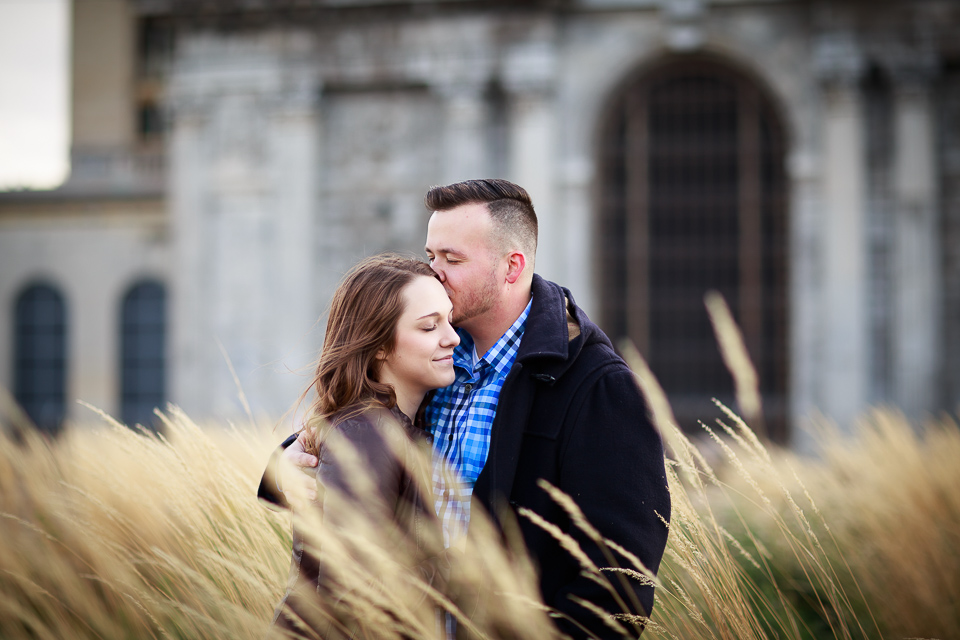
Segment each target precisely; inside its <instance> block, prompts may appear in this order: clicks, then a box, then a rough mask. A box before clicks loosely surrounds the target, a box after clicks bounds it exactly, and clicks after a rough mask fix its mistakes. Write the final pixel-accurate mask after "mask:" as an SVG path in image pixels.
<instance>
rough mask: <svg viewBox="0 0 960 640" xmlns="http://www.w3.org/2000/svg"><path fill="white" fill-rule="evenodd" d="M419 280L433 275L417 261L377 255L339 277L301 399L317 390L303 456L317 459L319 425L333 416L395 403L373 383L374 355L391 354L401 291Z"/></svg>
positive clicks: (387, 391)
mask: <svg viewBox="0 0 960 640" xmlns="http://www.w3.org/2000/svg"><path fill="white" fill-rule="evenodd" d="M419 276H426V277H428V278H436V277H437V276H436V274H435V273H434V272H433V270H432V269H431V268H430V266H429V265H428V264H426V263H425V262H423V261H421V260H417V259H415V258H406V257H403V256H399V255H396V254H381V255H377V256H373V257H371V258H366V259H365V260H362V261H361V262H360V263H359V264H357V265H356V266H355V267H353V269H351V270H350V271H349V272H348V273H347V274H346V275H345V276H344V277H343V280H342V281H341V282H340V285H339V286H338V287H337V290H336V292H334V294H333V299H332V300H331V301H330V313H329V317H328V318H327V330H326V334H325V336H324V339H323V347H322V348H321V350H320V357H319V359H318V361H317V369H316V373H315V374H314V377H313V381H312V382H311V383H310V386H309V387H307V389H306V390H304V392H303V394H302V395H301V397H300V402H303V400H304V399H306V397H307V395H308V394H309V393H310V391H311V389H312V390H314V391H315V392H316V399H315V400H314V401H313V404H312V405H311V406H310V409H309V411H308V412H307V416H306V420H305V423H304V429H306V430H307V431H312V432H313V434H314V436H315V437H311V438H308V439H307V443H306V446H305V447H304V448H305V449H306V450H307V452H308V453H312V454H314V455H318V453H319V450H320V445H321V443H322V440H323V437H324V426H325V425H326V423H327V422H328V420H329V419H330V418H331V416H333V415H334V414H338V413H340V412H342V411H344V410H346V409H350V410H351V411H354V410H355V411H356V412H357V413H359V412H361V411H362V410H363V409H364V408H366V407H369V406H372V405H375V404H382V405H385V406H387V407H392V406H394V405H395V404H396V403H397V397H396V394H395V393H394V390H393V387H391V386H390V385H388V384H384V383H381V382H379V381H378V380H377V378H378V373H379V372H378V369H379V362H380V361H379V360H378V359H377V353H378V352H379V351H380V349H381V348H382V349H384V350H385V351H386V353H390V352H392V351H393V349H394V346H395V342H396V330H397V321H398V320H399V319H400V316H401V315H402V314H403V310H404V306H405V303H404V300H403V290H404V288H405V287H406V286H407V285H408V284H410V283H411V282H412V281H413V280H414V279H415V278H417V277H419Z"/></svg>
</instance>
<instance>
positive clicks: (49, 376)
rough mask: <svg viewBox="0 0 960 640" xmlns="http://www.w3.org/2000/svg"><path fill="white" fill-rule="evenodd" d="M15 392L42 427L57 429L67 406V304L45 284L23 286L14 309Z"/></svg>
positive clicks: (27, 411) (35, 422)
mask: <svg viewBox="0 0 960 640" xmlns="http://www.w3.org/2000/svg"><path fill="white" fill-rule="evenodd" d="M14 315H15V319H14V334H15V345H14V383H13V387H14V396H15V397H16V399H17V402H19V403H20V406H22V407H23V409H24V411H26V413H27V415H28V416H30V419H31V420H33V422H34V424H36V425H37V427H39V428H40V429H41V430H43V431H46V432H48V433H57V432H59V431H60V428H61V427H62V425H63V418H64V415H65V408H66V375H67V374H66V371H67V356H66V328H67V327H66V306H65V305H64V302H63V296H61V295H60V293H59V292H58V291H57V290H56V289H54V288H53V287H50V286H47V285H34V286H31V287H29V288H28V289H26V290H25V291H24V292H23V293H21V294H20V296H19V297H18V298H17V301H16V309H15V311H14Z"/></svg>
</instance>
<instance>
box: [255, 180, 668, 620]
mask: <svg viewBox="0 0 960 640" xmlns="http://www.w3.org/2000/svg"><path fill="white" fill-rule="evenodd" d="M425 203H426V206H427V208H428V209H429V210H430V211H432V212H433V214H432V216H431V218H430V221H429V224H428V227H427V241H426V253H427V256H428V258H429V265H428V264H425V263H423V262H420V261H418V260H415V259H408V258H401V257H398V256H377V257H374V258H369V259H367V260H364V261H363V262H361V263H360V264H358V265H357V266H356V267H354V269H353V270H352V271H351V272H350V273H348V274H347V275H346V276H345V278H344V280H343V281H342V282H341V284H340V286H339V288H338V290H337V292H336V293H335V295H334V298H333V301H332V303H331V307H330V313H329V318H328V322H327V330H326V336H325V339H324V344H323V347H322V351H321V354H320V358H319V361H318V365H317V370H316V374H315V376H314V379H313V381H312V383H311V385H310V389H312V391H313V392H315V394H316V399H315V400H314V401H313V403H312V405H311V407H310V411H309V412H308V415H307V419H306V422H305V426H304V428H303V430H301V432H300V433H299V434H295V435H294V436H291V438H288V440H287V441H286V442H285V443H284V447H285V451H284V452H283V454H282V456H283V457H284V458H286V459H287V460H288V461H290V462H292V463H293V464H294V465H296V466H299V467H304V468H310V469H311V470H312V468H313V467H316V470H315V471H316V478H317V482H316V485H315V487H314V489H315V491H316V499H315V502H316V503H317V505H318V507H320V509H321V510H322V511H323V512H324V514H325V515H324V518H325V522H326V521H329V519H330V518H331V517H333V518H336V517H337V516H334V515H332V514H334V513H336V512H337V509H335V505H334V504H333V502H332V501H333V500H334V499H333V498H332V497H329V496H332V495H333V493H334V492H333V491H332V489H337V491H336V493H337V494H338V495H339V496H341V498H340V499H341V500H342V497H343V496H347V498H346V503H347V504H348V505H349V507H347V508H345V509H344V508H341V509H340V512H341V513H343V514H344V516H343V517H347V514H348V513H349V512H367V511H376V512H378V513H379V515H380V516H382V517H385V518H387V519H388V520H389V521H390V522H392V523H394V524H395V525H397V526H398V527H400V528H401V529H404V530H407V531H411V530H412V531H416V532H417V533H416V535H417V540H418V542H417V544H418V545H419V547H420V550H421V552H422V554H423V557H422V558H419V559H417V560H416V561H417V562H418V563H419V564H418V569H419V570H421V571H425V572H427V573H428V574H431V572H439V573H443V571H444V568H443V566H442V565H443V564H444V563H445V562H446V560H445V559H444V558H441V556H443V554H442V553H438V551H437V550H438V549H440V551H442V548H443V547H447V546H450V545H451V544H454V545H456V544H457V541H458V540H459V539H461V538H462V536H464V535H465V534H466V533H467V531H468V525H469V523H470V519H471V514H472V513H479V512H481V511H482V512H484V513H489V514H491V515H494V516H496V514H497V513H498V512H499V511H500V510H501V509H503V508H510V509H514V510H516V509H519V508H525V509H527V510H529V511H532V512H534V513H535V514H537V515H538V516H540V517H541V518H542V519H543V520H545V521H546V522H548V523H551V524H552V525H555V526H556V527H558V528H559V530H560V531H562V532H563V533H565V534H568V535H569V536H571V537H572V538H573V539H575V540H576V541H577V542H578V543H579V545H580V547H581V548H582V549H583V551H584V552H585V553H586V554H587V555H588V556H589V557H590V559H591V560H592V561H593V563H594V564H595V565H597V566H600V567H603V566H609V565H610V561H609V558H608V557H607V556H606V555H605V553H609V551H608V550H604V549H601V548H600V547H599V546H598V545H597V544H595V543H594V542H593V541H591V540H590V538H589V537H588V536H587V535H585V534H584V533H583V531H582V530H581V529H580V528H579V527H577V526H576V525H575V523H573V522H572V521H571V518H570V516H569V514H568V513H567V511H566V510H564V509H563V508H562V507H561V506H560V505H559V504H557V503H556V502H555V501H554V500H553V499H552V498H551V497H550V495H548V493H547V492H545V491H544V490H543V489H542V488H541V487H540V486H539V485H538V481H539V480H541V479H544V480H546V481H547V482H549V483H550V484H552V485H554V486H555V487H557V488H559V489H560V490H561V491H563V492H565V493H566V494H567V495H569V496H570V497H571V498H573V500H574V501H575V502H576V503H577V504H578V505H579V507H580V509H582V511H583V513H584V515H585V516H586V518H587V519H588V520H589V522H590V523H591V524H592V525H593V526H594V527H595V528H596V529H597V530H598V531H599V533H600V535H602V536H603V537H604V538H606V539H609V540H612V541H614V542H615V543H617V545H619V546H620V547H622V549H623V550H625V551H627V552H629V553H630V554H633V555H634V556H635V557H636V558H639V560H640V561H641V562H642V563H643V565H644V566H645V567H646V568H648V569H649V570H650V571H653V572H656V570H657V568H658V566H659V564H660V559H661V557H662V555H663V551H664V547H665V545H666V539H667V527H666V524H665V522H666V521H668V520H669V517H670V498H669V493H668V490H667V481H666V475H665V472H664V463H663V448H662V445H661V441H660V437H659V435H658V433H657V432H656V430H655V428H654V427H653V425H652V424H651V422H650V418H649V415H648V411H647V407H646V404H645V402H644V400H643V398H642V396H641V393H640V391H639V389H638V387H637V384H636V381H635V379H634V375H633V373H632V372H631V371H630V369H629V368H628V367H627V366H626V364H625V363H624V361H623V360H622V359H621V358H620V357H619V356H618V355H617V354H616V353H615V351H614V349H613V346H612V345H611V343H610V340H609V339H608V338H607V336H606V335H604V334H603V332H602V331H601V330H600V329H599V328H598V327H597V326H596V325H595V324H594V323H593V322H592V321H590V319H589V318H588V317H587V316H586V314H585V313H584V312H583V311H582V310H581V309H580V308H579V307H578V306H577V305H576V303H575V302H574V299H573V296H572V295H571V293H570V292H569V291H568V290H566V289H565V288H563V287H560V286H559V285H557V284H554V283H552V282H549V281H547V280H544V279H543V278H541V277H540V276H538V275H535V274H534V261H535V256H536V249H537V216H536V214H535V212H534V208H533V204H532V202H531V200H530V197H529V195H528V194H527V192H526V191H525V190H524V189H522V188H520V187H519V186H517V185H515V184H512V183H510V182H507V181H505V180H469V181H466V182H460V183H456V184H452V185H448V186H443V187H434V188H432V189H431V190H430V191H429V192H428V193H427V195H426V199H425ZM310 389H308V391H309V390H310ZM337 443H341V444H343V443H346V444H348V445H349V447H340V446H338V444H337ZM418 445H420V446H421V447H427V448H429V447H432V449H433V454H434V459H435V461H436V463H435V464H434V465H432V468H423V467H424V465H419V466H418V465H416V464H413V463H411V460H414V459H415V458H416V456H415V455H414V454H413V451H414V450H415V449H416V448H417V446H418ZM347 448H349V449H350V451H351V453H349V454H348V453H346V450H347ZM340 451H344V453H342V454H340V453H338V452H340ZM279 456H280V454H279V453H278V454H277V455H275V457H274V459H273V460H272V462H271V467H275V466H276V461H277V458H278V457H279ZM348 458H350V459H351V460H353V461H354V462H357V461H359V464H360V466H361V467H362V468H364V469H365V470H366V473H367V475H368V476H369V480H370V481H372V483H371V484H369V485H368V486H369V487H372V489H373V496H372V497H369V496H365V497H363V498H357V495H358V494H357V491H356V487H355V486H354V483H352V482H351V481H350V478H352V477H353V475H354V474H351V473H349V472H348V471H347V470H346V468H347V464H346V461H347V459H348ZM318 463H319V464H318ZM428 466H429V465H428ZM271 471H272V469H270V468H268V473H267V474H265V477H264V481H263V482H262V483H261V488H260V496H261V497H262V498H265V499H266V500H268V501H271V502H274V503H276V504H285V499H284V495H283V492H282V483H280V484H279V485H278V484H277V482H276V481H275V480H274V474H273V473H272V472H271ZM519 527H520V531H521V533H522V537H523V542H524V545H525V546H526V549H527V551H528V553H529V555H530V557H531V558H532V560H533V562H534V564H535V565H536V569H537V571H538V575H539V587H540V596H541V597H542V599H543V602H544V603H545V604H546V605H547V606H548V607H549V608H550V609H551V610H552V611H553V612H554V614H555V615H554V617H555V620H556V621H557V626H558V630H559V631H560V632H561V633H564V634H566V635H569V636H571V637H575V638H576V637H585V636H589V637H598V638H604V637H611V636H613V637H619V634H617V633H615V632H614V631H613V628H614V627H615V626H616V625H611V624H609V621H607V620H604V619H603V616H602V615H600V614H599V613H598V612H599V611H600V610H603V611H608V612H610V613H628V614H633V615H637V616H648V615H649V613H650V611H651V609H652V606H653V591H654V589H653V586H652V585H651V584H649V582H645V581H635V580H634V581H630V582H628V581H618V580H613V581H612V582H611V584H613V585H615V588H614V589H612V590H610V589H606V588H604V587H603V586H602V585H600V584H598V583H597V581H595V580H593V579H591V578H590V577H589V576H586V575H584V573H582V572H581V567H580V564H579V563H578V560H577V559H575V558H574V557H573V556H571V554H570V553H569V552H568V551H566V550H565V549H563V548H562V547H561V544H560V543H559V542H558V540H557V538H556V537H555V536H553V535H551V534H550V533H548V532H547V531H546V530H545V529H544V528H543V527H540V526H537V525H535V524H534V523H533V522H531V521H530V520H529V519H527V518H521V519H519ZM421 538H422V543H421V542H420V540H421ZM616 561H617V563H618V564H620V566H631V564H632V563H631V561H630V560H629V559H627V558H624V557H620V558H616ZM322 565H323V563H322V562H320V561H318V559H317V558H316V557H315V556H314V555H313V554H312V553H310V551H309V550H307V551H304V545H303V540H302V537H301V535H300V534H298V532H297V531H296V530H295V532H294V556H293V563H292V567H291V580H290V583H289V588H288V591H287V595H286V596H285V597H284V601H283V602H282V603H281V606H279V607H278V609H277V614H276V616H275V620H274V626H275V628H277V629H282V630H284V631H285V632H287V633H288V634H290V635H293V636H294V637H296V636H298V635H304V636H308V637H309V636H314V637H317V636H319V637H328V636H330V635H337V634H340V635H346V636H348V637H349V635H350V633H351V631H350V629H351V628H352V627H351V624H350V622H349V621H342V620H340V621H334V622H333V626H331V623H330V621H329V620H326V621H324V622H323V623H322V625H326V626H322V625H321V623H320V622H319V621H315V620H312V619H311V614H310V604H309V603H308V602H307V600H308V599H309V597H316V596H318V594H319V597H324V595H326V596H332V597H336V594H335V593H332V594H331V593H327V594H324V590H331V589H335V587H332V586H331V583H330V581H329V580H327V579H326V578H325V570H324V569H325V568H324V566H322ZM431 575H432V574H431ZM583 602H587V603H592V605H594V606H595V607H596V608H597V611H592V610H591V608H590V607H585V606H583V604H582V603H583ZM623 603H630V604H628V611H626V612H624V611H623ZM321 626H322V629H321ZM628 626H629V625H628ZM334 627H336V629H338V631H337V632H336V633H334V632H333V631H331V629H333V628H334ZM632 629H633V632H632V633H633V635H636V634H637V633H639V632H640V631H641V630H642V624H640V625H638V626H635V627H632Z"/></svg>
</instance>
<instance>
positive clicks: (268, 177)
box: [169, 37, 319, 416]
mask: <svg viewBox="0 0 960 640" xmlns="http://www.w3.org/2000/svg"><path fill="white" fill-rule="evenodd" d="M294 44H296V42H294ZM289 46H290V42H289V41H287V42H279V41H276V40H271V39H269V38H267V37H259V38H255V37H254V38H249V39H244V38H241V37H237V38H234V39H230V40H225V39H204V38H203V37H198V38H197V39H195V40H194V41H188V42H187V43H185V47H184V49H183V51H182V52H181V55H180V57H179V59H178V60H177V64H176V67H175V69H174V71H173V74H172V78H171V82H170V86H171V91H170V93H171V98H170V107H171V111H172V113H173V123H174V124H173V131H172V135H171V149H170V158H171V166H172V167H173V168H174V169H173V171H172V172H171V175H170V188H169V190H170V197H171V209H172V219H173V229H174V245H175V254H176V256H177V265H176V267H175V275H174V287H173V296H172V298H173V299H172V302H173V304H172V307H173V309H172V311H173V313H172V316H173V318H174V323H173V326H174V327H175V331H174V335H173V336H172V350H173V354H172V355H173V358H172V363H171V364H172V367H171V369H172V374H173V375H172V376H171V378H172V380H173V382H174V384H173V394H172V396H173V397H172V399H173V401H174V402H177V403H179V404H181V405H182V406H184V408H186V409H187V410H188V411H196V412H198V413H200V414H203V415H210V414H214V415H219V416H235V415H239V414H242V412H243V410H244V409H243V407H242V405H241V403H239V402H238V401H237V396H238V393H239V389H238V388H237V383H236V382H235V381H234V380H233V376H232V375H231V372H230V370H229V367H228V365H227V362H226V358H229V359H230V362H231V363H232V365H233V367H234V369H235V370H236V374H237V376H238V378H239V384H240V386H241V387H242V390H243V392H244V393H245V395H246V397H247V399H248V400H249V403H250V405H251V408H252V409H253V410H254V411H255V412H260V411H263V412H267V413H270V414H272V415H279V414H280V413H281V412H282V411H283V410H284V409H285V408H286V407H287V406H289V405H290V404H291V403H292V402H293V401H294V400H295V398H296V395H297V390H298V388H299V387H300V386H301V385H302V384H304V381H303V380H302V379H301V378H300V377H298V376H293V375H291V374H290V373H289V372H288V370H289V369H296V368H298V367H300V366H301V365H302V364H303V363H304V362H305V361H306V359H307V358H308V357H309V356H308V355H307V354H309V353H312V352H314V351H315V348H316V346H317V344H319V341H318V340H314V342H316V343H317V344H308V339H307V336H306V334H307V332H308V330H309V329H310V327H311V326H312V325H313V323H314V321H315V320H316V309H317V305H316V304H314V302H313V300H312V296H311V293H312V288H311V286H310V285H311V268H312V262H311V247H312V242H311V232H312V229H313V227H312V218H313V215H314V208H315V202H314V197H315V196H314V193H315V184H314V176H315V174H316V166H317V159H316V153H317V149H318V146H319V140H318V133H317V123H316V116H315V113H314V111H315V103H316V97H317V93H318V92H319V87H318V83H317V81H316V80H315V77H314V76H313V74H312V73H311V70H310V68H309V66H307V65H305V64H298V63H297V61H296V60H295V59H294V60H291V59H290V54H291V52H290V50H289V48H288V47H289ZM312 338H314V336H310V339H312ZM221 347H222V351H221Z"/></svg>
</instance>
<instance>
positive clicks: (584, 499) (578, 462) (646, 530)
mask: <svg viewBox="0 0 960 640" xmlns="http://www.w3.org/2000/svg"><path fill="white" fill-rule="evenodd" d="M571 410H572V412H573V413H572V414H570V415H569V416H568V419H572V420H574V422H573V424H572V425H571V429H570V431H569V432H568V433H569V434H570V435H569V440H568V441H567V442H566V443H565V444H564V445H563V447H564V448H563V449H562V450H561V469H562V471H561V474H560V487H559V488H560V489H561V490H562V491H564V492H565V493H566V494H568V495H569V496H570V497H572V498H573V499H574V501H575V502H576V503H577V505H578V506H579V507H580V508H581V509H582V510H583V513H584V515H585V516H586V518H587V521H588V522H590V523H591V524H592V525H593V526H594V527H595V528H596V529H597V530H598V531H599V532H600V534H601V535H602V536H603V537H605V538H608V539H610V540H612V541H613V542H615V543H617V544H619V545H621V546H622V547H624V548H625V549H626V550H628V551H630V552H631V553H633V554H634V555H636V556H637V557H638V558H639V559H640V560H641V562H642V563H643V564H644V566H645V567H646V568H647V569H649V570H650V571H652V572H654V573H656V571H657V569H658V568H659V566H660V560H661V558H662V556H663V552H664V548H665V546H666V542H667V531H668V528H667V525H666V523H665V521H666V522H669V519H670V494H669V490H668V488H667V479H666V473H665V470H664V458H663V445H662V442H661V439H660V435H659V433H658V432H657V430H656V428H655V427H654V426H653V424H652V422H651V420H650V416H649V412H648V410H647V406H646V402H645V401H644V399H643V396H642V394H641V392H640V389H639V387H638V386H637V383H636V380H635V378H634V374H633V373H632V372H631V371H630V370H629V369H627V368H626V367H625V366H624V367H616V368H614V369H613V371H611V372H609V373H607V374H605V375H603V376H601V377H600V378H599V379H597V380H596V382H594V383H593V384H592V385H590V387H589V388H588V389H586V390H584V391H583V399H582V401H581V402H580V403H579V406H577V404H576V403H575V404H573V405H572V406H571ZM567 533H569V534H570V535H571V536H573V537H574V538H575V539H576V540H577V542H578V543H579V544H580V546H581V548H582V549H583V550H584V551H585V552H586V553H587V554H588V555H589V557H590V559H591V560H592V561H593V562H594V563H595V564H596V565H597V566H598V567H601V568H602V567H609V566H610V564H611V563H610V561H609V560H608V559H607V557H606V556H605V555H604V553H603V551H602V550H601V548H600V547H598V546H597V545H596V544H595V543H593V542H592V541H591V540H590V539H589V537H588V536H587V535H586V534H584V533H583V532H582V531H581V530H580V529H579V528H578V527H577V526H575V525H574V524H570V525H569V527H568V529H567ZM611 553H613V556H614V558H615V561H616V563H617V564H618V565H619V566H620V567H623V568H629V569H635V567H634V565H633V563H631V562H630V561H629V560H627V559H626V558H625V557H623V556H622V555H621V554H620V553H617V552H614V551H612V550H611ZM603 575H604V576H605V577H606V578H608V579H609V580H610V582H611V583H612V584H613V585H614V587H615V588H616V590H617V592H618V593H619V595H620V598H621V599H622V600H623V602H624V603H625V604H626V609H627V610H626V611H624V607H622V606H621V605H620V604H619V603H617V601H616V599H615V598H614V596H613V595H612V594H610V593H609V591H607V590H605V589H604V588H603V587H601V586H600V585H598V584H597V583H596V582H594V581H593V580H590V579H588V578H585V577H584V576H583V575H582V574H580V575H578V576H577V577H576V578H574V579H573V581H572V582H570V583H569V584H566V585H563V586H562V587H561V588H560V589H559V591H558V595H557V598H556V600H555V601H554V602H552V603H547V604H549V605H551V606H553V607H555V608H557V609H558V610H559V611H561V612H563V613H565V614H567V615H569V616H570V617H572V618H574V619H575V620H577V621H578V622H579V623H580V624H582V625H584V626H585V627H587V628H588V629H589V630H590V631H591V632H592V633H594V634H596V635H597V636H598V637H600V638H604V637H620V635H618V634H617V633H616V632H614V631H613V629H611V627H610V626H608V625H607V624H605V623H604V622H603V621H602V620H601V619H600V618H599V617H597V616H596V615H595V614H593V613H591V612H589V611H587V610H586V609H585V608H583V607H582V606H580V605H578V604H576V603H575V601H574V599H575V598H580V599H583V600H586V601H589V602H591V603H593V604H595V605H598V606H599V607H601V608H603V609H604V610H605V611H608V612H611V613H628V614H638V615H641V616H649V615H650V611H651V609H652V607H653V591H654V588H653V586H652V585H650V584H643V582H642V581H639V580H637V579H635V578H629V577H627V576H625V575H623V574H618V573H615V572H603ZM572 597H573V598H574V599H571V598H572ZM560 626H561V630H562V631H564V632H566V633H569V634H571V635H572V636H574V637H578V636H581V635H582V631H579V630H576V629H575V627H574V626H573V625H569V626H566V627H565V625H564V623H561V625H560ZM634 633H636V632H635V631H634Z"/></svg>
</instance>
